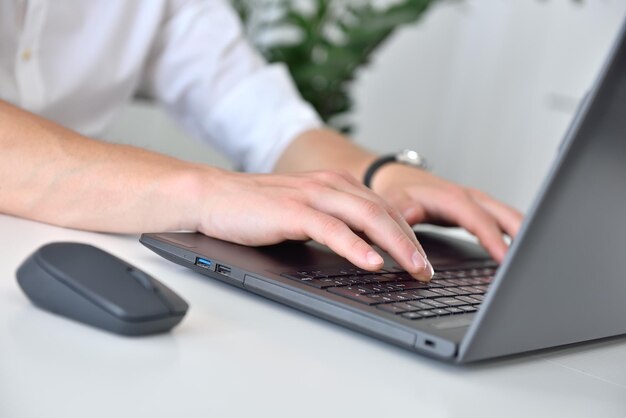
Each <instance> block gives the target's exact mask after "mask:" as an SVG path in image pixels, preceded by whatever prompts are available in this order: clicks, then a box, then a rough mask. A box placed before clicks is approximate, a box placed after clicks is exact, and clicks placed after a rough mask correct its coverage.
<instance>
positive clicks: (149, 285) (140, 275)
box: [126, 266, 156, 290]
mask: <svg viewBox="0 0 626 418" xmlns="http://www.w3.org/2000/svg"><path fill="white" fill-rule="evenodd" d="M126 272H127V273H128V274H130V275H131V277H132V278H134V279H135V280H137V282H138V283H139V284H140V285H142V286H143V287H145V288H146V289H148V290H156V288H155V287H154V283H153V282H152V277H150V276H149V275H147V274H146V273H144V272H143V271H141V270H137V269H136V268H134V267H132V266H128V267H126Z"/></svg>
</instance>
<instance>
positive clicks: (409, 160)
mask: <svg viewBox="0 0 626 418" xmlns="http://www.w3.org/2000/svg"><path fill="white" fill-rule="evenodd" d="M396 159H397V161H398V162H400V163H404V164H407V165H412V166H414V167H419V168H425V167H426V161H425V160H424V159H423V158H422V157H421V156H420V155H419V153H418V152H417V151H413V150H409V149H405V150H403V151H401V152H399V153H398V155H397V157H396Z"/></svg>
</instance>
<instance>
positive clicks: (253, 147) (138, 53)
mask: <svg viewBox="0 0 626 418" xmlns="http://www.w3.org/2000/svg"><path fill="white" fill-rule="evenodd" d="M138 91H141V92H142V94H144V95H148V96H151V97H153V98H154V99H155V100H157V101H159V102H160V103H162V104H163V105H164V106H165V107H166V109H167V110H168V111H169V113H170V114H172V115H173V117H174V118H176V119H177V120H178V121H179V122H180V123H181V124H182V125H183V126H184V127H185V128H186V129H187V130H188V131H189V132H190V133H192V134H193V135H195V136H197V137H199V138H201V139H204V140H207V141H211V142H212V143H213V144H214V145H215V146H217V147H218V148H220V149H221V150H222V151H224V152H225V153H226V154H227V155H229V156H230V157H231V158H232V159H233V160H235V161H236V162H238V163H239V164H240V165H241V166H242V168H243V169H245V170H246V171H248V172H249V173H248V174H244V173H237V172H229V171H225V170H220V169H217V168H214V167H209V166H204V165H199V164H191V163H188V162H184V161H180V160H177V159H174V158H170V157H167V156H164V155H159V154H156V153H152V152H148V151H145V150H142V149H138V148H135V147H130V146H122V145H114V144H109V143H105V142H102V141H98V140H94V139H91V138H94V137H97V136H98V135H99V134H100V133H101V132H102V131H103V130H104V129H105V128H106V127H107V125H108V123H110V121H111V120H112V118H113V116H114V114H115V113H116V112H117V111H118V110H119V109H120V108H121V107H122V106H123V105H125V104H126V103H127V102H128V101H129V99H130V98H131V97H132V96H133V95H134V94H135V93H136V92H138ZM0 99H1V100H0V147H1V149H2V152H1V153H0V195H1V196H2V198H1V199H0V212H2V213H6V214H12V215H16V216H21V217H25V218H29V219H34V220H37V221H41V222H48V223H52V224H56V225H61V226H65V227H70V228H80V229H87V230H93V231H103V232H120V233H138V232H159V231H171V230H196V231H200V232H202V233H204V234H206V235H209V236H213V237H217V238H221V239H224V240H228V241H233V242H237V243H241V244H246V245H265V244H272V243H277V242H280V241H283V240H286V239H290V240H305V239H314V240H316V241H318V242H320V243H322V244H325V245H327V246H328V247H330V248H331V249H332V250H334V251H335V252H337V253H338V254H339V255H341V256H344V257H346V258H347V259H348V260H349V261H351V262H352V263H353V264H355V265H357V266H359V267H361V268H364V269H368V270H375V269H379V268H380V267H381V266H382V263H383V260H382V258H381V257H380V255H379V254H377V253H376V251H375V250H374V249H373V247H372V246H371V245H370V243H369V242H368V240H367V239H369V240H370V241H371V242H373V243H375V244H377V245H379V246H380V247H381V248H383V249H385V250H386V251H387V252H389V253H390V254H391V255H392V256H393V257H394V259H395V260H396V261H397V262H398V263H399V264H400V265H401V266H402V267H403V268H405V269H406V270H407V271H408V272H410V273H411V274H412V275H414V276H415V277H416V278H418V279H421V280H428V279H429V278H430V277H431V276H432V267H431V266H430V264H429V263H428V261H427V258H426V257H425V255H424V252H423V250H422V248H421V247H420V245H419V243H418V242H417V240H416V238H415V235H414V234H413V232H412V230H411V228H410V226H409V225H410V224H415V223H418V222H425V221H428V222H437V223H448V224H457V225H460V226H463V227H465V228H466V229H467V230H468V231H470V232H472V233H473V234H475V235H476V236H477V237H478V238H479V240H480V242H481V243H482V245H483V246H484V247H485V248H486V249H487V250H488V251H489V252H490V253H491V255H492V256H493V257H494V258H495V259H496V260H502V258H503V257H504V255H505V252H506V250H507V246H506V243H505V241H504V240H503V234H508V235H510V236H514V235H515V234H516V232H517V230H518V228H519V225H520V222H521V215H520V214H519V213H518V212H517V211H515V210H514V209H512V208H509V207H508V206H506V205H504V204H502V203H500V202H498V201H496V200H494V199H492V198H490V197H489V196H487V195H485V194H483V193H481V192H479V191H476V190H472V189H466V188H463V187H461V186H458V185H455V184H452V183H449V182H447V181H445V180H443V179H440V178H437V177H435V176H433V175H431V174H429V173H427V172H425V171H423V170H419V169H416V168H414V167H408V166H404V165H401V164H386V165H384V166H382V167H380V169H378V170H377V171H376V172H375V175H374V177H373V181H372V187H371V189H369V188H367V187H365V186H363V185H362V183H361V182H362V179H363V176H364V173H365V172H366V170H367V169H368V167H370V166H371V164H372V163H373V162H374V161H375V160H376V159H377V156H376V155H374V154H372V153H370V152H368V151H366V150H365V149H363V148H361V147H359V146H357V145H356V144H354V143H352V142H350V141H348V140H346V138H344V137H342V136H341V135H339V134H337V133H335V132H332V131H330V130H328V129H325V128H323V127H322V125H321V123H320V121H319V119H318V117H317V116H316V115H315V113H314V112H313V111H312V110H311V107H310V106H308V105H307V104H305V103H304V102H303V101H302V100H301V99H300V98H299V96H298V95H297V93H296V91H295V89H294V87H293V86H292V84H291V82H290V80H289V78H288V76H287V73H286V72H285V70H284V68H282V67H281V66H268V65H266V64H265V63H264V62H263V61H262V60H261V59H260V58H259V56H258V55H257V54H256V53H255V52H254V51H253V50H252V49H251V48H250V46H249V45H248V44H247V43H246V42H245V40H244V37H243V35H242V31H241V27H240V24H239V22H238V20H237V18H236V16H235V14H234V12H233V11H232V10H231V9H230V8H229V6H228V5H227V4H226V3H225V1H223V0H205V1H202V0H186V1H185V0H151V1H142V2H139V1H136V2H129V1H127V0H98V1H96V0H90V1H81V0H66V1H55V2H52V1H45V0H15V1H3V2H1V3H0ZM252 173H255V174H252ZM360 232H362V233H364V235H365V237H363V236H362V234H360Z"/></svg>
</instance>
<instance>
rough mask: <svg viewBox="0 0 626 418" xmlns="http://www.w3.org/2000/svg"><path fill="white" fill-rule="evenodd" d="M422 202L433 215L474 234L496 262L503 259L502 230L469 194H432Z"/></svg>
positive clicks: (504, 248) (504, 247) (504, 245)
mask: <svg viewBox="0 0 626 418" xmlns="http://www.w3.org/2000/svg"><path fill="white" fill-rule="evenodd" d="M431 197H432V199H431V200H430V201H429V203H423V204H425V206H426V207H427V211H428V212H431V213H432V214H433V215H434V216H436V217H439V218H442V219H444V220H449V221H452V222H454V223H456V224H457V225H459V226H461V227H463V228H465V229H467V230H468V231H469V232H471V233H472V234H474V235H475V236H476V237H477V238H478V240H479V241H480V243H481V245H482V246H483V247H484V248H485V249H486V250H487V251H488V252H489V254H490V255H491V256H492V257H493V258H494V259H495V260H496V261H498V262H501V261H502V260H504V257H505V255H506V252H507V250H508V245H507V244H506V242H505V241H504V238H503V232H502V230H501V229H500V226H499V225H498V223H497V222H496V220H495V219H494V217H493V216H491V215H490V214H489V213H488V212H486V211H485V210H484V209H483V208H482V207H480V206H479V205H478V204H477V203H476V202H474V200H473V199H471V198H470V197H469V196H458V195H457V196H455V197H452V198H451V197H450V195H449V194H445V195H440V196H437V197H435V196H433V195H431Z"/></svg>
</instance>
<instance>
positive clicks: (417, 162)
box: [363, 149, 429, 188]
mask: <svg viewBox="0 0 626 418" xmlns="http://www.w3.org/2000/svg"><path fill="white" fill-rule="evenodd" d="M389 163H400V164H404V165H408V166H411V167H415V168H419V169H421V170H428V169H429V167H428V163H427V162H426V159H425V158H424V157H422V156H421V155H420V154H419V153H418V152H417V151H413V150H410V149H405V150H402V151H400V152H397V153H395V154H389V155H383V156H382V157H380V158H378V159H377V160H376V161H374V162H373V163H372V165H370V166H369V168H368V169H367V171H366V172H365V176H364V177H363V184H365V185H366V186H367V187H370V188H371V187H372V178H373V177H374V174H376V171H378V169H379V168H380V167H382V166H384V165H385V164H389Z"/></svg>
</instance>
